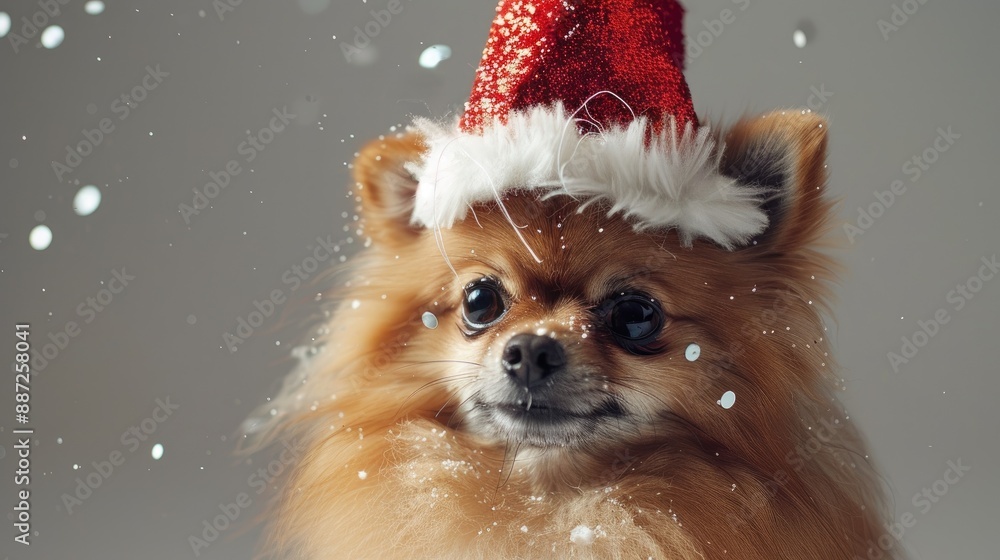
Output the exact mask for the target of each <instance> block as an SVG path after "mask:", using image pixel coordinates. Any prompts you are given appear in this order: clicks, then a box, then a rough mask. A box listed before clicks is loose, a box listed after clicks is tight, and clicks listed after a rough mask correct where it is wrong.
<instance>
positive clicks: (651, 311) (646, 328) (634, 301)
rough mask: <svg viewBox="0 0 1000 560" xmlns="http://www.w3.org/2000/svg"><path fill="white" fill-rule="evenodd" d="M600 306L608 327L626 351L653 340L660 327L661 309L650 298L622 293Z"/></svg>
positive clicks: (661, 326)
mask: <svg viewBox="0 0 1000 560" xmlns="http://www.w3.org/2000/svg"><path fill="white" fill-rule="evenodd" d="M601 307H602V308H603V309H604V311H605V321H606V322H607V325H608V329H609V330H610V331H611V333H612V334H613V335H614V336H615V338H616V339H618V342H619V343H620V344H621V345H622V346H624V347H625V348H627V349H629V350H636V349H638V348H641V347H643V346H646V345H647V344H649V343H651V342H653V340H655V339H656V335H658V334H659V333H660V330H661V329H662V328H663V310H662V309H660V306H659V305H658V304H657V303H656V302H655V301H653V300H651V299H650V298H649V297H646V296H641V295H622V296H619V297H617V298H613V299H611V300H608V301H606V302H605V303H604V305H602V306H601Z"/></svg>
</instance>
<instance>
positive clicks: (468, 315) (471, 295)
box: [462, 278, 507, 330]
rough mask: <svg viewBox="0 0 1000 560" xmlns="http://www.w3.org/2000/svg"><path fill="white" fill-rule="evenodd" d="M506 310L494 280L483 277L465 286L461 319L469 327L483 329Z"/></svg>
mask: <svg viewBox="0 0 1000 560" xmlns="http://www.w3.org/2000/svg"><path fill="white" fill-rule="evenodd" d="M506 310H507V309H506V306H505V305H504V298H503V294H502V293H501V292H500V286H499V285H498V284H497V283H496V281H495V280H493V279H490V278H484V279H482V280H480V281H478V282H473V283H472V284H469V285H468V286H466V287H465V300H464V301H463V302H462V319H464V320H465V324H466V325H467V326H468V327H469V328H472V329H475V330H482V329H485V328H486V327H488V326H490V325H492V324H493V323H495V322H497V321H498V320H499V319H500V317H503V314H504V312H505V311H506Z"/></svg>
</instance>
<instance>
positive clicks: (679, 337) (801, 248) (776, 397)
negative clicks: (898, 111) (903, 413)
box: [343, 111, 830, 452]
mask: <svg viewBox="0 0 1000 560" xmlns="http://www.w3.org/2000/svg"><path fill="white" fill-rule="evenodd" d="M721 140H723V141H724V142H725V149H724V152H723V157H722V160H721V164H720V165H721V168H720V170H721V171H722V172H723V173H724V174H726V175H728V176H731V177H733V178H736V179H737V180H738V183H739V184H741V185H745V186H746V188H755V189H758V190H761V192H764V193H766V195H765V196H764V197H763V198H762V200H761V208H762V209H763V210H764V212H765V213H766V216H767V218H768V221H769V224H768V226H767V228H766V230H765V231H763V232H762V233H761V234H760V235H759V236H757V237H756V238H755V239H753V240H752V241H750V242H748V243H746V244H745V245H744V246H741V247H737V248H729V249H727V248H723V247H720V246H718V245H717V244H715V243H712V242H709V241H703V240H696V241H695V242H694V244H693V246H691V247H684V246H683V243H682V240H681V239H679V238H678V235H677V233H676V232H675V231H673V230H670V231H663V230H656V229H649V230H642V231H637V230H636V229H635V227H634V224H633V222H632V221H631V220H629V219H628V218H625V217H622V216H620V215H610V216H609V215H608V209H609V208H608V206H606V205H602V204H600V203H595V204H590V205H587V206H586V207H583V209H582V211H581V206H580V205H581V203H583V202H585V201H582V200H577V199H574V198H571V197H569V196H564V195H560V196H553V197H550V198H544V197H542V198H540V197H539V196H538V195H537V194H535V193H534V192H531V191H524V192H521V193H513V194H509V195H507V196H505V197H504V198H503V200H502V205H501V204H497V203H496V202H492V203H483V204H477V205H475V206H474V207H473V208H472V213H471V214H470V215H469V217H468V218H466V219H465V220H463V221H460V222H458V223H457V224H455V225H454V226H453V227H452V228H446V229H440V230H436V231H435V230H433V229H428V228H422V227H418V226H415V225H413V224H412V222H411V219H410V217H411V212H412V210H413V203H414V194H415V189H416V187H417V183H416V181H415V180H414V178H413V177H412V176H411V175H410V174H409V173H408V172H407V171H406V170H405V168H404V164H405V163H407V162H412V161H415V160H418V159H420V157H421V154H422V153H423V151H424V150H425V148H424V145H423V144H422V143H421V140H420V138H419V137H416V136H413V135H410V136H402V137H397V138H390V139H383V140H379V141H376V142H373V143H372V144H370V145H369V146H367V147H366V148H365V149H364V150H363V151H362V152H361V153H360V155H359V157H358V159H357V161H356V162H355V177H356V180H357V190H356V193H355V194H356V195H358V197H359V200H360V202H361V205H362V207H363V210H364V220H363V228H364V233H365V234H366V235H367V236H370V237H371V239H372V242H373V243H372V244H373V249H372V250H371V251H372V254H371V255H370V256H369V258H370V260H369V263H370V266H369V267H368V268H367V269H365V278H364V280H363V283H364V284H365V286H366V287H365V288H364V289H363V290H361V291H360V292H358V293H367V294H369V296H368V299H369V300H371V303H370V304H369V303H367V302H364V301H363V300H362V303H361V304H360V305H359V306H357V307H358V308H357V309H347V307H345V308H344V311H343V313H344V315H347V316H348V317H347V322H346V323H345V324H352V325H357V326H358V327H357V328H358V329H360V330H359V331H357V332H359V333H361V332H363V329H364V328H365V325H367V324H371V325H372V326H371V328H372V329H374V331H373V332H378V333H381V334H379V335H378V337H379V338H381V340H382V344H385V342H386V340H387V339H388V340H395V341H397V343H395V344H393V346H395V347H394V348H382V351H384V353H389V354H391V356H392V357H391V365H389V364H383V366H388V367H382V366H380V367H379V368H377V370H378V371H376V372H372V373H371V375H369V376H368V377H369V378H368V380H366V381H365V382H366V383H367V382H373V383H395V382H397V381H398V380H397V379H395V377H405V378H412V377H414V376H417V377H420V382H421V383H423V384H424V385H421V391H424V392H434V391H436V393H435V394H437V395H439V396H438V397H437V398H436V399H431V400H429V401H427V402H425V403H424V404H423V406H427V407H434V406H439V407H440V408H439V410H438V411H437V412H439V413H440V412H441V411H442V410H445V411H447V412H445V414H446V415H447V416H448V417H449V418H450V419H451V421H452V423H453V424H455V425H459V426H461V427H462V429H464V430H466V431H468V432H470V433H472V434H475V435H477V436H480V437H484V438H487V439H491V440H496V441H499V442H507V443H511V442H517V443H519V444H524V445H526V446H531V447H538V448H551V447H560V448H566V447H579V446H588V445H591V444H594V445H600V444H603V443H606V442H623V441H629V440H636V439H645V440H648V438H649V437H651V436H654V435H657V434H659V435H664V436H666V435H670V436H671V437H675V436H678V437H686V438H697V439H698V440H699V441H700V442H701V443H702V445H704V444H705V442H713V441H716V442H719V443H721V444H723V445H725V446H728V447H735V448H744V449H745V450H747V451H748V452H754V451H753V450H754V448H755V446H758V447H759V445H760V440H759V438H761V437H762V436H761V434H773V433H776V431H778V432H780V427H781V426H783V425H786V424H787V423H789V422H793V421H794V420H795V418H796V414H798V409H799V408H800V407H799V406H798V405H799V404H800V403H799V402H798V401H799V400H800V398H801V396H802V395H803V394H812V395H813V396H814V397H815V396H817V395H818V394H819V392H818V391H816V387H817V382H818V379H819V377H820V376H821V375H822V373H823V372H824V371H825V370H826V366H827V363H828V362H829V361H830V360H829V359H827V358H826V357H825V356H826V354H825V352H824V351H823V348H824V347H825V344H824V342H823V340H822V339H823V332H822V331H823V329H822V325H821V322H820V320H819V317H820V311H819V309H818V307H819V306H820V302H821V301H822V300H823V296H824V293H825V290H824V285H825V282H826V281H827V280H828V277H829V266H828V265H829V263H828V261H827V260H826V259H825V258H824V257H822V255H821V254H820V253H818V252H817V251H816V249H817V247H816V244H817V241H818V239H819V237H820V235H821V234H822V232H823V230H824V224H825V222H826V221H827V220H828V214H829V209H830V204H829V202H828V201H827V200H826V199H825V198H824V196H823V187H824V181H825V173H824V167H825V165H824V155H825V154H824V152H825V144H826V128H825V125H824V121H823V120H822V119H821V118H819V117H817V116H815V115H813V114H811V113H808V112H798V111H789V112H783V113H774V114H770V115H767V116H764V117H758V118H754V119H748V120H744V121H741V122H739V123H737V124H736V125H735V126H733V127H732V128H731V129H730V131H729V132H728V133H727V134H726V135H724V137H723V138H722V139H721ZM529 247H530V251H529ZM535 257H537V258H535ZM359 290H360V289H359ZM352 314H353V316H355V317H358V319H357V320H354V319H351V318H350V316H351V315H352ZM376 317H379V318H378V319H377V318H376ZM421 317H423V318H424V320H423V321H422V320H421ZM427 324H430V325H431V326H434V325H436V328H433V329H432V328H428V326H427ZM389 333H392V334H389ZM364 338H365V337H361V339H364ZM418 372H419V373H418ZM734 396H735V402H733V397H734ZM432 412H433V411H432ZM773 451H776V450H773Z"/></svg>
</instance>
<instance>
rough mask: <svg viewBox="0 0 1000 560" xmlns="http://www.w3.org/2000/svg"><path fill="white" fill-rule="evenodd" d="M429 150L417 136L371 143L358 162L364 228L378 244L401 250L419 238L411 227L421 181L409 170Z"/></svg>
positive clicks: (357, 182)
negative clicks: (406, 166)
mask: <svg viewBox="0 0 1000 560" xmlns="http://www.w3.org/2000/svg"><path fill="white" fill-rule="evenodd" d="M425 150H426V147H425V145H424V143H423V141H422V140H421V138H420V137H419V136H418V135H416V134H406V135H403V136H392V137H384V138H381V139H378V140H373V141H372V142H369V143H368V144H367V145H366V146H365V147H364V148H362V149H361V151H360V152H359V153H358V157H357V158H355V160H354V182H355V194H356V195H357V196H359V197H361V209H362V212H363V216H362V217H363V227H364V232H365V234H366V235H368V236H370V237H371V238H372V241H374V242H375V243H377V244H383V245H393V246H398V245H400V244H405V243H407V242H409V241H412V240H413V239H414V238H416V236H417V234H418V233H419V231H420V228H419V227H417V226H413V225H411V224H410V216H411V215H412V214H413V205H414V197H415V196H416V192H417V180H416V179H415V178H414V177H413V175H411V174H410V172H409V171H407V170H406V169H405V167H404V166H405V165H406V164H407V163H410V162H417V161H419V160H420V158H421V154H423V152H424V151H425Z"/></svg>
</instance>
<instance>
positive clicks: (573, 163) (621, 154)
mask: <svg viewBox="0 0 1000 560" xmlns="http://www.w3.org/2000/svg"><path fill="white" fill-rule="evenodd" d="M577 122H581V123H589V121H586V120H584V119H576V118H574V117H573V115H568V114H567V113H566V112H565V110H564V109H563V106H562V105H561V104H560V103H556V104H554V105H553V106H551V107H534V108H531V109H530V110H528V111H525V112H516V113H512V114H511V115H510V116H509V117H508V119H507V122H506V123H501V122H500V121H495V122H494V123H493V125H492V126H490V127H489V128H488V129H486V130H485V131H484V132H483V133H482V134H469V133H464V132H461V131H460V130H459V129H458V127H457V126H455V125H450V126H449V125H442V124H439V123H436V122H433V121H431V120H428V119H423V118H418V119H416V120H415V121H414V124H413V129H415V130H416V131H417V132H419V133H421V134H422V135H423V136H424V138H425V139H426V142H427V144H428V146H429V149H428V151H427V152H426V153H425V154H424V158H423V161H421V162H414V163H411V164H409V165H408V166H407V169H408V170H409V171H410V172H411V173H412V174H413V175H414V177H416V178H417V180H418V181H419V184H418V187H417V192H416V201H415V206H414V210H413V216H412V222H413V223H414V224H415V225H420V226H425V227H431V228H438V227H440V228H449V227H451V226H452V225H454V224H455V222H457V221H461V220H463V219H465V217H466V215H467V214H468V211H469V208H470V207H471V206H472V205H473V204H475V203H480V202H488V201H492V200H502V197H503V196H504V195H505V194H508V193H513V192H517V191H539V193H540V194H544V195H545V196H555V195H560V194H562V195H569V196H572V197H574V198H576V199H578V200H581V201H582V202H584V204H583V205H582V206H581V208H582V207H583V206H585V205H586V204H590V203H592V202H595V201H599V200H604V201H607V202H608V203H610V205H611V209H610V211H609V215H610V214H618V213H621V214H623V215H625V216H627V217H628V218H630V219H632V220H633V221H634V223H635V226H636V228H637V229H646V228H677V230H678V233H679V234H680V238H681V242H682V243H683V244H684V245H685V246H688V245H690V244H691V242H692V240H694V239H695V238H699V237H700V238H706V239H709V240H711V241H714V242H715V243H718V244H719V245H721V246H723V247H726V248H727V249H732V248H734V247H737V246H739V245H743V244H745V243H747V242H748V241H749V239H750V238H751V237H752V236H754V235H756V234H758V233H760V232H762V231H763V230H764V228H765V227H766V226H767V222H768V220H767V216H766V215H765V213H764V211H763V210H762V209H761V207H760V204H761V200H762V198H763V196H764V194H765V193H763V192H762V190H761V189H760V188H757V187H753V186H749V185H741V184H739V183H738V182H737V181H736V180H735V179H733V178H730V177H727V176H725V175H723V174H722V173H721V172H720V171H719V162H720V160H721V157H722V149H721V147H720V149H718V150H716V145H715V140H714V139H713V137H712V136H711V135H710V133H709V130H708V127H700V128H698V129H697V130H694V129H693V127H692V126H691V125H690V124H688V125H687V127H686V128H685V129H684V131H683V133H681V134H678V133H677V131H676V127H675V126H674V123H673V122H672V121H669V122H668V123H666V124H665V125H664V126H663V127H662V132H659V133H656V134H653V135H649V134H648V133H647V128H648V127H649V122H648V121H647V120H646V119H645V118H644V117H639V118H637V119H636V120H635V121H633V122H632V123H630V124H629V125H628V126H627V127H621V126H615V127H611V128H608V129H600V128H598V130H600V131H599V132H590V133H581V132H580V131H579V129H578V127H577V126H576V124H577ZM589 124H591V125H594V123H589ZM596 126H598V127H599V125H596ZM647 138H649V140H648V141H647Z"/></svg>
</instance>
